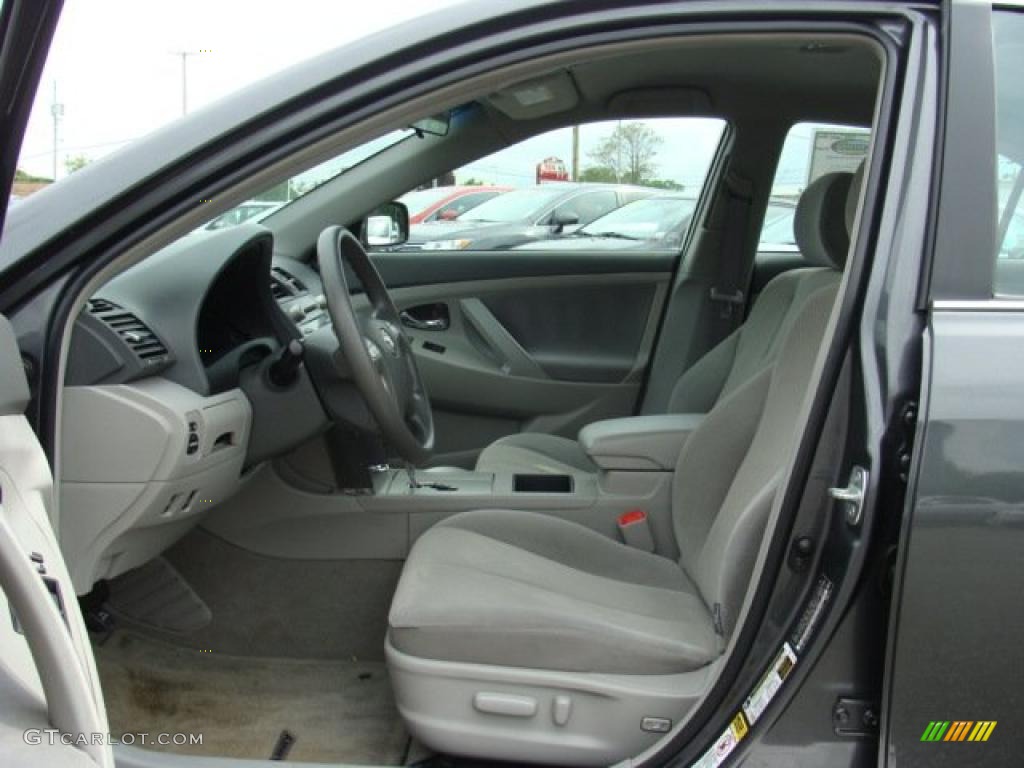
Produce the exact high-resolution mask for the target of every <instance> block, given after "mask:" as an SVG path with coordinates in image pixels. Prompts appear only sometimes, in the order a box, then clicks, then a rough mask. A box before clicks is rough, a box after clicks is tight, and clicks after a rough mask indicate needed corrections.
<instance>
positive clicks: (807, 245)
mask: <svg viewBox="0 0 1024 768" xmlns="http://www.w3.org/2000/svg"><path fill="white" fill-rule="evenodd" d="M852 181H853V174H852V173H827V174H825V175H824V176H821V177H819V178H817V179H815V180H814V181H813V182H811V184H810V185H809V186H808V187H807V189H805V190H804V193H803V194H802V195H801V196H800V200H799V202H798V203H797V205H796V214H795V215H794V218H793V234H794V235H795V236H796V244H797V246H799V248H800V252H801V253H802V254H803V257H804V260H805V261H806V262H808V263H809V264H813V265H815V266H819V267H832V268H833V269H842V268H843V265H844V264H845V263H846V252H847V251H848V250H849V249H850V233H849V230H848V229H847V227H846V203H847V198H848V197H849V191H850V184H851V182H852Z"/></svg>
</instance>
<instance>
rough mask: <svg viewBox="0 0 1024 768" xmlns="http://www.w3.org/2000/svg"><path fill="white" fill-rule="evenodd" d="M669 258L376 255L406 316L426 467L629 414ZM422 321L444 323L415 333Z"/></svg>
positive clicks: (469, 459)
mask: <svg viewBox="0 0 1024 768" xmlns="http://www.w3.org/2000/svg"><path fill="white" fill-rule="evenodd" d="M538 255H540V256H542V257H543V258H538ZM673 259H674V254H672V253H663V254H655V255H651V254H640V253H635V252H633V253H618V254H607V253H601V254H581V253H578V252H573V253H557V252H547V253H542V254H538V252H536V251H529V252H527V251H524V252H504V253H501V254H495V253H451V254H448V253H444V254H424V253H416V254H387V255H384V254H381V255H379V256H377V258H376V259H375V261H376V263H377V265H378V269H380V271H381V273H382V275H383V276H384V278H385V280H386V281H390V282H389V285H391V286H392V295H393V297H394V299H395V303H396V305H397V306H398V308H399V310H404V311H408V313H409V314H410V315H412V318H411V321H410V322H407V324H406V331H407V332H408V333H409V335H410V337H411V338H412V340H413V349H414V351H415V354H416V358H417V363H418V365H419V368H420V372H421V374H422V376H423V379H424V382H425V384H426V387H427V390H428V392H429V393H430V398H431V401H432V403H433V406H434V419H435V430H436V441H437V446H436V452H435V458H434V462H433V463H434V464H436V465H453V464H454V465H458V466H465V467H472V466H473V463H474V462H475V461H476V457H477V455H478V454H479V452H480V450H482V449H483V448H484V447H485V446H487V445H488V444H490V443H491V442H493V441H494V440H496V439H498V438H500V437H503V436H505V435H509V434H513V433H516V432H524V431H531V432H548V433H552V434H559V435H564V436H567V437H575V436H576V433H577V432H578V431H579V429H580V428H581V427H582V426H583V425H585V424H588V423H590V422H592V421H596V420H598V419H604V418H614V417H619V416H627V415H631V414H632V413H633V411H634V408H635V407H636V402H637V397H638V395H639V392H640V385H641V382H642V380H643V375H644V371H645V370H646V368H647V363H648V360H649V358H650V354H651V348H652V344H653V340H654V336H655V329H656V327H657V323H658V318H659V317H660V315H661V310H662V307H663V306H664V302H665V296H666V292H667V288H668V284H669V281H670V279H671V274H672V272H671V270H672V263H673ZM399 262H401V263H399ZM530 270H534V271H535V272H536V274H528V272H529V271H530ZM438 278H440V279H438ZM414 281H415V282H417V283H418V284H416V285H410V283H412V282H414ZM394 283H397V284H398V287H395V286H394V285H393V284H394ZM431 319H434V320H443V321H444V322H440V323H437V324H435V325H434V326H431V327H425V323H424V321H429V320H431ZM416 321H420V322H418V323H417V322H416ZM417 326H418V327H417Z"/></svg>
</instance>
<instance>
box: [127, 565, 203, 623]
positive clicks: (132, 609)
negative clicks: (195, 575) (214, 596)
mask: <svg viewBox="0 0 1024 768" xmlns="http://www.w3.org/2000/svg"><path fill="white" fill-rule="evenodd" d="M107 605H108V606H109V607H110V609H111V611H113V613H114V615H115V616H117V617H118V618H121V619H128V620H130V621H134V622H136V623H138V624H140V625H142V626H146V627H151V628H153V629H158V630H163V631H167V632H183V633H184V632H196V631H198V630H200V629H202V628H203V627H205V626H206V625H208V624H209V623H210V620H211V619H212V618H213V615H212V614H211V613H210V609H209V608H208V607H207V606H206V603H204V602H203V601H202V600H201V599H200V597H199V595H197V594H196V593H195V590H193V589H192V587H190V586H189V585H188V584H187V583H186V582H185V580H184V579H183V578H182V577H181V576H180V575H179V574H178V572H177V571H176V570H175V569H174V566H172V565H171V564H170V563H168V562H167V561H166V560H164V558H162V557H158V558H156V559H155V560H150V561H149V562H148V563H146V564H145V565H143V566H142V567H141V568H136V569H134V570H131V571H128V573H125V574H122V575H120V576H118V577H117V578H116V579H113V580H112V581H111V582H110V599H109V600H108V601H107Z"/></svg>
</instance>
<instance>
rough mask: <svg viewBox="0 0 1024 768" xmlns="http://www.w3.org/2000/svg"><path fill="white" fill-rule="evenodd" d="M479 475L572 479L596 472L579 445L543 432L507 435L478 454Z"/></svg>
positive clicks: (595, 467) (595, 468)
mask: <svg viewBox="0 0 1024 768" xmlns="http://www.w3.org/2000/svg"><path fill="white" fill-rule="evenodd" d="M476 468H477V471H478V472H519V473H522V474H534V473H540V474H551V475H565V474H569V475H573V474H578V473H580V472H584V473H589V472H597V465H596V464H595V463H594V462H592V461H591V460H590V457H589V456H587V454H586V452H585V451H584V450H583V448H582V447H580V444H579V441H577V440H570V439H569V438H567V437H559V436H558V435H548V434H545V433H543V432H520V433H518V434H515V435H507V436H506V437H502V438H500V439H498V440H495V441H494V442H493V443H491V444H490V445H488V446H487V447H486V448H484V449H483V451H481V452H480V457H479V458H478V459H477V462H476Z"/></svg>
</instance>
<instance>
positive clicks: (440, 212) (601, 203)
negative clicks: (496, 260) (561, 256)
mask: <svg viewBox="0 0 1024 768" xmlns="http://www.w3.org/2000/svg"><path fill="white" fill-rule="evenodd" d="M724 127H725V123H724V122H723V121H722V120H716V119H711V118H693V117H687V118H657V119H649V120H628V121H627V120H622V121H619V120H616V121H607V122H599V123H588V124H585V125H579V126H575V127H569V128H560V129H558V130H555V131H550V132H548V133H544V134H540V135H538V136H533V137H532V138H529V139H526V140H525V141H522V142H520V143H518V144H514V145H511V146H507V147H504V148H503V149H501V150H499V151H497V152H494V153H493V154H491V155H488V156H486V157H482V158H479V159H477V160H474V161H472V162H470V163H467V164H466V165H464V166H462V167H461V168H456V169H455V170H453V171H451V172H450V173H446V174H445V175H444V176H442V177H439V178H436V179H424V183H423V185H421V186H420V188H419V189H418V190H417V191H414V192H409V193H407V194H406V195H403V196H402V197H401V200H402V201H403V202H405V203H406V205H407V206H408V207H409V221H410V224H411V227H410V236H409V242H408V243H406V244H404V245H402V246H398V247H397V248H390V249H389V250H403V251H431V252H437V251H452V250H471V251H492V250H502V251H505V250H517V249H532V250H554V251H557V250H560V249H571V250H573V251H576V252H579V251H581V250H582V251H584V252H586V251H587V250H588V249H591V248H592V249H593V251H594V252H595V253H607V251H608V250H609V249H612V250H615V249H622V250H638V249H639V250H652V251H653V250H664V249H665V248H678V245H679V243H680V242H682V239H683V238H682V234H681V233H685V231H686V229H687V228H688V227H689V223H690V219H691V214H692V212H693V207H694V202H695V201H696V200H697V198H698V197H699V196H700V193H701V189H702V188H703V186H704V182H705V177H706V176H707V173H708V168H709V167H710V165H711V160H712V158H713V157H714V154H715V151H716V150H717V148H718V145H719V142H720V141H721V138H722V131H723V129H724ZM481 188H485V189H486V190H488V191H487V192H486V193H485V192H484V191H483V189H481ZM647 201H653V202H651V203H649V204H646V205H641V203H645V202H647ZM430 205H433V206H434V207H433V208H429V209H428V206H430ZM553 224H555V225H556V226H551V225H553ZM558 224H560V226H557V225H558ZM539 225H540V226H539Z"/></svg>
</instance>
